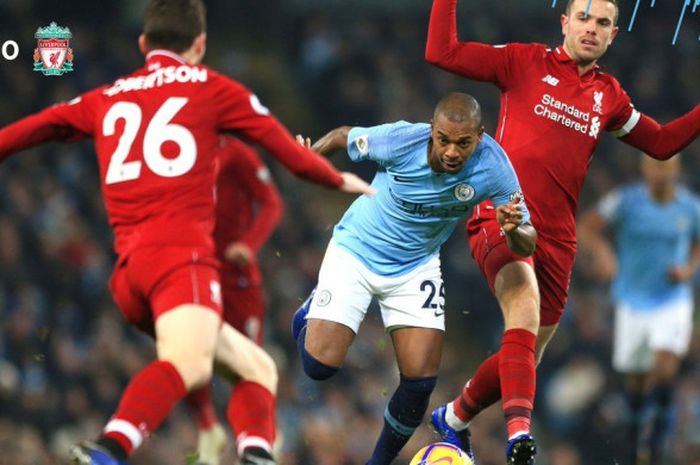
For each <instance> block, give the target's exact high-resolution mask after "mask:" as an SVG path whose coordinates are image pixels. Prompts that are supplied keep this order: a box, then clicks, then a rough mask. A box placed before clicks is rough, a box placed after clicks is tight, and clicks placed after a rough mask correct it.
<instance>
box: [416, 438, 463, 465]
mask: <svg viewBox="0 0 700 465" xmlns="http://www.w3.org/2000/svg"><path fill="white" fill-rule="evenodd" d="M433 464H434V465H438V464H443V465H474V462H472V461H471V459H470V458H469V456H468V455H467V453H466V452H464V451H463V450H462V449H460V448H459V447H457V446H453V445H452V444H448V443H446V442H436V443H433V444H429V445H427V446H425V447H424V448H422V449H421V450H419V451H418V452H417V453H416V455H414V456H413V458H412V459H411V463H410V464H409V465H433Z"/></svg>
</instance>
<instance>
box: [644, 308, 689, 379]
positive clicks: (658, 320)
mask: <svg viewBox="0 0 700 465" xmlns="http://www.w3.org/2000/svg"><path fill="white" fill-rule="evenodd" d="M653 319H654V322H653V331H652V332H651V334H650V336H649V337H650V341H649V345H650V346H651V350H652V351H653V352H654V353H655V357H654V359H655V362H654V371H655V376H656V377H660V378H662V379H663V380H668V379H671V378H673V377H674V376H675V374H676V372H677V371H678V364H679V361H680V359H682V358H683V357H684V356H685V355H686V354H687V353H688V348H689V347H690V340H691V336H692V331H693V301H692V299H679V300H676V301H674V302H671V303H668V304H665V305H663V306H662V307H661V308H659V309H657V311H656V312H654V314H653Z"/></svg>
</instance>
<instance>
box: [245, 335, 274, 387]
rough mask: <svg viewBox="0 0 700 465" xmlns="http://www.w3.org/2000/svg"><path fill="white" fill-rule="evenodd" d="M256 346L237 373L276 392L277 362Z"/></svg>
mask: <svg viewBox="0 0 700 465" xmlns="http://www.w3.org/2000/svg"><path fill="white" fill-rule="evenodd" d="M256 348H257V349H258V350H256V351H255V352H254V353H253V354H252V356H251V357H250V359H249V360H250V363H249V364H248V366H247V367H245V369H242V370H241V373H239V375H240V376H241V378H242V379H244V380H246V381H252V382H255V383H258V384H260V385H262V386H263V387H265V388H266V389H267V390H269V391H270V392H271V393H273V394H276V393H277V383H278V381H279V374H278V371H277V364H276V363H275V361H274V360H273V359H272V357H270V355H269V354H268V353H267V352H265V351H264V350H263V349H261V348H258V347H257V346H256Z"/></svg>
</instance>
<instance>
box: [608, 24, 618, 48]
mask: <svg viewBox="0 0 700 465" xmlns="http://www.w3.org/2000/svg"><path fill="white" fill-rule="evenodd" d="M618 32H620V28H619V27H618V26H615V27H613V29H612V32H611V33H610V40H608V45H610V44H612V42H613V40H614V39H615V37H617V33H618Z"/></svg>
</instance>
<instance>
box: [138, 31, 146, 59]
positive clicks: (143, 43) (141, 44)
mask: <svg viewBox="0 0 700 465" xmlns="http://www.w3.org/2000/svg"><path fill="white" fill-rule="evenodd" d="M139 50H141V53H143V54H144V55H146V54H147V53H148V46H147V45H146V34H141V35H140V36H139Z"/></svg>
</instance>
